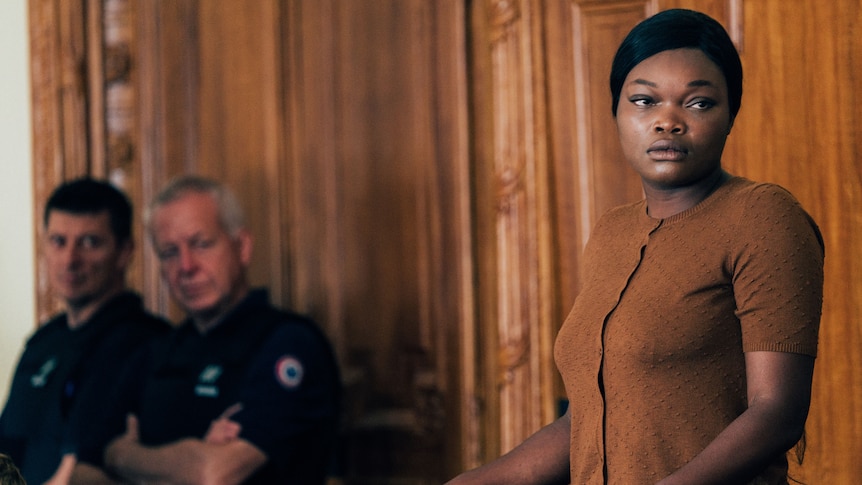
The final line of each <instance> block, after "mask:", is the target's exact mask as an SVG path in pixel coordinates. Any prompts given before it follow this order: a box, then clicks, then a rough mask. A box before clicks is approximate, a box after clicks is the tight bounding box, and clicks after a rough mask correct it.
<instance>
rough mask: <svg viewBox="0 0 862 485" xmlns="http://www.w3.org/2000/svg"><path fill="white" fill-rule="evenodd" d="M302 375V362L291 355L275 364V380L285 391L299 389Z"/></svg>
mask: <svg viewBox="0 0 862 485" xmlns="http://www.w3.org/2000/svg"><path fill="white" fill-rule="evenodd" d="M304 373H305V371H304V370H303V368H302V362H300V361H299V359H297V358H296V357H294V356H292V355H285V356H284V357H282V358H280V359H278V362H276V363H275V378H276V380H277V381H278V383H279V384H281V386H282V387H284V388H285V389H295V388H297V387H299V385H300V384H301V383H302V377H303V374H304Z"/></svg>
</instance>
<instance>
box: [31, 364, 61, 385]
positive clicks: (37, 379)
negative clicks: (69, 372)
mask: <svg viewBox="0 0 862 485" xmlns="http://www.w3.org/2000/svg"><path fill="white" fill-rule="evenodd" d="M56 368H57V358H56V357H51V358H50V359H48V360H46V361H45V363H44V364H42V367H39V372H36V373H35V374H33V375H32V376H30V385H31V386H33V387H36V388H40V387H45V384H47V383H48V377H49V376H50V375H51V373H52V372H54V369H56Z"/></svg>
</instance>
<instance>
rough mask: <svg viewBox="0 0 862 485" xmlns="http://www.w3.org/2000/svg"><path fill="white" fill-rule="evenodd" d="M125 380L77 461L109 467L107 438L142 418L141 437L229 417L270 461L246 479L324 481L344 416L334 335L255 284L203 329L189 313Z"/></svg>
mask: <svg viewBox="0 0 862 485" xmlns="http://www.w3.org/2000/svg"><path fill="white" fill-rule="evenodd" d="M132 372H133V374H132V375H129V376H127V378H125V379H124V384H128V385H126V386H124V388H123V389H121V390H120V392H119V395H118V396H117V400H116V401H115V403H114V405H113V406H112V408H113V409H111V415H112V419H111V423H112V424H111V425H110V428H107V427H106V428H105V429H101V430H92V431H93V434H92V436H93V437H94V442H93V443H92V444H91V446H88V447H87V448H88V451H87V452H86V453H85V452H83V451H82V453H80V454H79V459H80V460H82V461H86V462H89V463H92V464H95V465H97V466H100V467H101V466H102V465H103V464H102V462H101V456H102V453H103V450H104V447H105V446H106V445H107V443H109V441H110V440H111V439H113V438H115V437H116V436H117V435H119V434H121V433H123V432H124V430H125V420H124V416H125V415H126V414H127V413H129V412H132V413H134V414H136V415H137V416H138V423H139V433H140V440H141V443H142V444H144V445H148V446H157V445H163V444H168V443H172V442H175V441H177V440H180V439H182V438H188V437H195V438H199V439H202V438H203V437H204V436H205V435H206V432H207V430H208V428H209V426H210V423H211V422H212V421H213V420H215V419H216V418H218V417H219V416H220V415H221V414H222V413H223V412H224V411H225V410H226V409H227V408H228V407H230V406H231V405H233V404H236V403H241V404H242V411H240V412H239V413H237V414H236V415H234V416H233V417H231V419H232V420H233V421H236V422H238V423H239V424H240V425H241V426H242V431H241V433H240V437H241V438H242V439H244V440H246V441H248V442H250V443H251V444H253V445H254V446H256V447H257V448H259V449H260V450H261V451H262V452H264V453H265V454H266V456H267V458H268V459H267V462H266V464H265V465H264V466H263V467H262V468H261V469H260V470H258V472H257V473H255V475H254V476H252V477H251V478H250V479H249V480H248V481H247V482H246V483H255V484H258V483H260V484H291V483H301V484H304V485H308V484H316V483H324V481H325V475H326V471H327V466H328V464H329V462H330V458H331V453H332V449H333V445H334V438H335V432H336V426H337V421H338V409H339V393H340V380H339V376H338V368H337V364H336V361H335V358H334V355H333V352H332V349H331V347H330V345H329V342H328V340H327V339H326V337H325V336H324V334H323V333H322V332H321V331H320V329H319V328H318V327H317V326H316V325H315V324H314V323H313V322H312V321H311V320H308V319H307V318H304V317H301V316H299V315H296V314H292V313H288V312H284V311H281V310H278V309H276V308H275V307H273V306H272V305H270V304H269V299H268V295H267V293H266V291H265V290H254V291H252V292H251V293H250V294H249V295H248V296H247V297H246V298H245V299H244V300H243V301H242V302H241V303H240V304H239V305H238V306H237V307H236V308H235V309H234V310H232V311H231V312H230V313H229V314H228V315H226V317H225V319H224V320H223V321H222V322H221V323H219V324H218V325H217V326H216V327H214V328H212V329H211V330H209V331H208V332H207V333H206V334H203V335H202V334H200V333H199V332H198V331H197V329H196V328H195V326H194V325H193V324H192V323H191V322H190V321H186V322H185V323H184V324H183V325H182V326H181V327H180V328H178V329H177V330H176V331H174V332H173V333H172V334H171V335H170V336H169V338H167V339H164V341H160V342H158V343H157V344H156V345H154V346H153V348H152V351H151V352H149V353H148V355H146V356H144V357H143V358H142V359H141V361H140V362H139V363H138V364H136V365H135V369H134V370H133V371H132Z"/></svg>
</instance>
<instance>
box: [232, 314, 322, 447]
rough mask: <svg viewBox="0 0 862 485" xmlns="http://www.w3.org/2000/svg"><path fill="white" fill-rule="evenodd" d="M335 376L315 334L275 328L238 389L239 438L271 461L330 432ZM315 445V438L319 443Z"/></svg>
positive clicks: (307, 329) (300, 329)
mask: <svg viewBox="0 0 862 485" xmlns="http://www.w3.org/2000/svg"><path fill="white" fill-rule="evenodd" d="M338 389H339V383H338V379H337V371H336V368H335V362H334V359H333V356H332V351H331V349H330V347H329V344H328V342H327V341H326V340H325V338H324V337H323V335H322V334H320V332H319V331H317V329H315V328H313V327H310V326H307V325H302V324H286V325H279V326H278V327H277V328H276V329H275V330H274V331H273V333H272V335H271V336H270V337H269V338H268V340H267V341H266V343H265V344H264V345H263V346H262V348H261V351H260V352H259V353H258V354H257V356H256V357H255V360H254V362H253V363H252V365H251V367H250V368H249V373H248V376H247V378H246V379H245V381H244V384H243V386H242V388H241V389H240V393H239V395H240V402H241V403H242V406H243V407H242V411H241V412H240V413H238V414H237V415H236V417H235V420H236V421H237V422H238V423H239V424H240V425H241V426H242V431H241V437H242V438H243V439H245V440H247V441H249V442H250V443H252V444H254V445H255V446H257V447H258V448H260V449H261V450H262V451H263V452H264V453H266V454H267V456H269V457H270V458H275V457H278V459H280V460H290V459H291V457H292V456H294V455H295V454H296V450H297V449H300V448H302V447H307V446H310V445H311V444H310V443H309V442H308V440H309V439H315V438H314V437H315V436H317V435H318V434H320V433H322V432H323V433H326V432H327V431H326V430H328V429H334V423H335V421H337V416H338ZM318 439H319V438H318Z"/></svg>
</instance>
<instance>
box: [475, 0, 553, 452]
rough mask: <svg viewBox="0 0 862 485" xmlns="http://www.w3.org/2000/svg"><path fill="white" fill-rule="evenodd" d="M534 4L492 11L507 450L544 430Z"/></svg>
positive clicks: (508, 3) (509, 4)
mask: <svg viewBox="0 0 862 485" xmlns="http://www.w3.org/2000/svg"><path fill="white" fill-rule="evenodd" d="M528 7H529V5H528V6H527V7H526V8H525V7H524V3H522V2H518V1H515V0H498V1H491V2H489V3H488V4H487V8H488V21H489V24H490V26H489V27H490V28H489V36H490V38H489V43H490V56H491V78H490V82H491V91H492V95H491V97H492V100H493V101H492V102H493V119H492V129H493V132H492V137H493V142H492V145H493V152H492V156H493V169H494V177H495V179H494V182H495V187H494V190H495V193H496V198H497V200H496V205H497V206H496V209H497V213H496V215H495V218H496V221H495V227H496V246H497V251H496V254H497V261H496V267H497V269H496V272H497V276H496V278H497V322H496V325H497V332H496V333H497V336H498V337H497V342H498V343H497V346H498V351H497V371H498V375H497V386H498V393H499V396H498V398H499V402H500V423H501V443H500V445H501V448H502V450H508V449H511V448H512V447H514V446H515V445H517V444H518V443H520V442H521V441H522V440H523V439H525V438H526V437H527V436H528V435H529V434H531V433H532V432H533V431H535V429H536V428H537V427H538V426H539V424H540V423H539V422H538V420H539V419H540V414H541V413H536V412H529V411H527V410H531V409H535V408H536V407H537V406H539V405H540V404H539V403H540V397H539V393H540V388H541V376H540V375H539V373H538V372H537V369H538V368H537V367H536V366H535V365H534V364H535V363H536V361H537V359H538V358H539V357H540V356H538V355H537V354H536V353H535V352H531V351H534V350H536V349H538V348H539V346H538V345H533V340H535V339H536V338H537V336H538V334H537V332H536V329H538V328H539V327H540V326H541V322H540V312H539V305H540V304H539V301H538V295H537V293H536V290H537V286H538V267H537V258H536V252H537V244H536V241H537V240H538V239H539V238H538V235H537V230H538V226H537V206H536V184H537V181H536V175H535V174H536V166H535V165H536V163H537V160H536V154H535V152H534V151H533V150H534V136H535V134H534V130H535V128H536V127H535V123H534V114H533V110H534V107H533V101H534V89H535V86H533V83H532V79H533V78H532V62H531V61H532V55H531V54H532V53H531V52H530V45H531V44H530V41H529V40H530V34H531V26H530V24H529V16H528V15H526V14H527V13H528V12H529V8H528Z"/></svg>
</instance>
